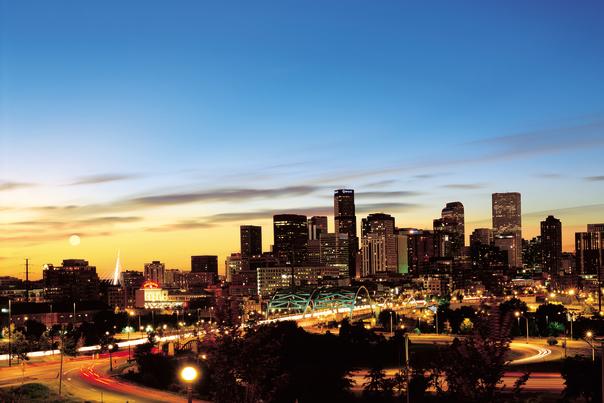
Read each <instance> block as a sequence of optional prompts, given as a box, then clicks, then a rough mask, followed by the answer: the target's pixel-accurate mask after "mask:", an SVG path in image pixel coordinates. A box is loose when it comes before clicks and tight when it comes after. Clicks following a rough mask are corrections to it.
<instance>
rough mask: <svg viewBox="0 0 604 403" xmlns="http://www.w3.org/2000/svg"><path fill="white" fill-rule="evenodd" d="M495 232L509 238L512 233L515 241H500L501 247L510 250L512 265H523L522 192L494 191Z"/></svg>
mask: <svg viewBox="0 0 604 403" xmlns="http://www.w3.org/2000/svg"><path fill="white" fill-rule="evenodd" d="M492 206H493V232H494V235H495V238H496V242H497V237H498V236H500V237H502V238H500V239H506V240H508V238H509V237H508V236H509V235H511V236H513V238H514V241H513V242H509V241H505V242H500V245H499V246H500V247H501V248H513V249H506V250H507V251H508V256H509V260H508V263H509V265H510V266H511V267H522V247H521V245H522V218H521V204H520V193H516V192H513V193H493V199H492Z"/></svg>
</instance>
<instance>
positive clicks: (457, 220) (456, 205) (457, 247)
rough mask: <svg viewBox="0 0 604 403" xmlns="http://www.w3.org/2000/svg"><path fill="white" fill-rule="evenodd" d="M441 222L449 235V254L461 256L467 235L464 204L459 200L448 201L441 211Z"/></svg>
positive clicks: (455, 256) (456, 256)
mask: <svg viewBox="0 0 604 403" xmlns="http://www.w3.org/2000/svg"><path fill="white" fill-rule="evenodd" d="M441 223H442V229H443V231H444V232H445V233H446V235H447V236H448V237H449V239H448V244H449V247H448V248H449V251H447V256H451V257H454V258H460V257H461V256H462V255H463V249H464V246H465V237H466V230H465V218H464V208H463V204H461V202H458V201H456V202H450V203H447V204H446V205H445V207H444V208H443V209H442V211H441ZM435 230H436V228H435Z"/></svg>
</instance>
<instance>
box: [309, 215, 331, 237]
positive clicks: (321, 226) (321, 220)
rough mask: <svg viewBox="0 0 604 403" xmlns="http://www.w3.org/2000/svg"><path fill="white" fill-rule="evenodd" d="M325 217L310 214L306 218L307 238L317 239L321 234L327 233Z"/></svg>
mask: <svg viewBox="0 0 604 403" xmlns="http://www.w3.org/2000/svg"><path fill="white" fill-rule="evenodd" d="M327 233H328V231H327V217H326V216H317V215H315V216H312V217H310V218H309V219H308V239H310V240H315V239H319V236H320V235H321V234H327Z"/></svg>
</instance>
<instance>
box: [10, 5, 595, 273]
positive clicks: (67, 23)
mask: <svg viewBox="0 0 604 403" xmlns="http://www.w3.org/2000/svg"><path fill="white" fill-rule="evenodd" d="M1 4H2V5H1V7H2V8H1V10H2V13H1V15H10V16H11V17H10V18H3V17H2V16H0V25H2V30H1V32H0V45H1V46H0V59H2V64H0V88H1V90H0V91H1V100H0V229H1V232H0V273H1V274H2V275H18V276H22V273H23V271H24V260H25V258H30V262H31V268H32V277H33V278H39V277H40V276H41V267H42V265H44V264H47V263H54V264H58V263H60V262H61V261H62V260H63V259H69V258H74V259H86V260H88V261H90V263H91V264H92V265H95V266H96V267H97V268H98V270H99V273H100V274H101V275H102V276H106V275H107V276H108V275H109V274H110V273H111V272H112V271H113V269H114V267H115V261H116V256H117V252H118V250H121V260H122V267H123V268H124V270H125V269H136V270H142V269H143V265H144V264H145V263H149V262H152V261H154V260H160V261H161V262H163V263H165V264H166V268H181V269H185V270H188V269H189V265H190V257H191V256H194V255H218V266H219V270H220V272H221V273H222V272H223V270H224V261H225V258H226V256H228V255H229V254H230V253H231V252H235V251H238V250H239V242H240V240H239V225H261V226H262V231H263V237H262V242H263V245H262V246H263V250H268V247H269V245H270V244H272V242H273V234H272V217H273V215H274V214H288V213H293V214H305V215H307V216H309V217H310V216H313V215H325V216H328V217H329V229H330V232H334V226H333V224H334V221H333V200H332V197H333V194H332V192H333V190H334V189H340V188H350V189H354V190H355V196H356V217H357V227H358V228H360V221H361V219H362V218H364V217H365V216H367V215H368V214H370V213H378V212H383V213H386V214H391V215H392V216H393V217H395V219H396V223H397V226H399V227H403V226H404V227H417V228H424V229H432V220H433V219H434V218H437V217H439V216H440V212H441V210H442V207H443V206H444V205H445V203H448V202H453V201H460V202H461V203H463V205H464V208H465V234H466V243H467V242H468V237H469V234H471V233H472V231H473V229H475V228H480V227H487V228H491V193H495V192H519V193H521V194H522V212H523V214H522V235H523V238H525V239H530V238H532V237H534V236H536V235H538V234H539V233H540V222H541V221H543V220H544V219H545V218H546V217H547V216H549V215H554V216H555V217H556V218H558V219H560V220H561V221H562V231H563V234H562V244H563V248H564V250H565V251H573V250H574V233H575V232H582V231H585V230H586V225H587V224H589V223H599V222H602V221H604V186H603V184H604V163H603V162H602V157H601V156H602V154H603V151H604V135H603V132H604V99H603V98H602V94H604V81H602V80H601V71H604V43H603V42H602V41H601V40H598V39H599V38H602V37H604V26H602V24H601V21H600V19H599V18H598V16H600V15H602V12H604V5H602V4H601V3H600V2H585V3H584V4H583V6H582V7H576V6H574V5H572V4H568V3H565V2H561V1H560V2H558V1H554V2H531V4H525V3H523V2H506V3H505V4H488V5H487V4H484V5H476V4H475V3H472V2H456V4H455V5H453V4H448V3H446V2H443V3H442V4H440V7H435V8H434V9H432V8H429V7H425V6H423V5H419V4H394V3H393V4H382V5H379V6H375V5H372V6H369V5H368V4H363V3H354V2H353V3H350V4H347V5H346V6H343V5H341V4H338V3H337V2H325V3H323V4H321V5H320V6H319V5H308V4H307V5H304V6H302V5H300V4H296V3H292V2H280V3H274V2H267V3H263V4H255V5H251V4H246V3H243V4H241V5H240V7H241V10H240V11H241V12H240V13H232V12H231V10H230V9H229V8H228V7H227V6H224V5H217V4H213V5H210V4H203V5H200V4H194V3H189V4H188V5H187V6H186V7H182V8H176V7H166V6H162V5H161V3H154V2H148V3H147V4H146V7H145V8H144V9H141V7H137V6H136V5H132V4H123V5H120V7H119V12H116V10H117V8H116V7H115V6H114V5H112V4H103V5H100V4H99V5H90V4H87V5H85V6H84V5H82V4H73V3H72V2H62V1H57V2H53V4H52V5H51V4H36V5H35V6H33V5H32V4H29V3H27V2H18V3H16V2H2V3H1ZM42 39H43V40H42ZM74 234H76V235H79V236H80V241H81V242H80V243H79V245H77V246H73V245H72V244H70V243H69V238H70V237H71V236H72V235H74ZM150 251H152V252H150Z"/></svg>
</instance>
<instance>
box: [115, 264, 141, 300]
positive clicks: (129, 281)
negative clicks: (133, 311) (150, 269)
mask: <svg viewBox="0 0 604 403" xmlns="http://www.w3.org/2000/svg"><path fill="white" fill-rule="evenodd" d="M120 281H121V284H122V289H123V290H124V306H125V307H126V308H132V307H134V305H135V303H136V290H138V289H139V288H141V286H142V285H143V283H144V282H145V275H144V274H143V272H142V271H136V270H126V271H122V272H121V273H120Z"/></svg>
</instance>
